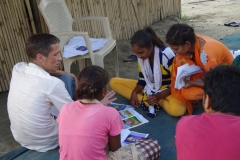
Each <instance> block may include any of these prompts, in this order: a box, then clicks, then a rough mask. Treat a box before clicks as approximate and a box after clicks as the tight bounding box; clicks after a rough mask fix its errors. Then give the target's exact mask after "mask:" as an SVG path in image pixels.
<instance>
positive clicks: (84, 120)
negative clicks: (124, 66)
mask: <svg viewBox="0 0 240 160" xmlns="http://www.w3.org/2000/svg"><path fill="white" fill-rule="evenodd" d="M57 120H58V122H59V146H60V149H59V152H60V159H61V160H63V159H64V160H67V159H81V160H85V159H86V160H89V159H99V160H103V159H107V157H106V152H105V150H104V149H105V147H106V145H107V143H108V135H111V136H117V135H119V134H120V133H121V130H122V129H123V128H124V125H123V122H122V120H121V118H120V115H119V112H118V111H117V110H116V109H114V108H111V107H106V106H104V105H102V104H82V103H80V102H79V101H75V102H71V103H67V104H65V105H64V106H63V108H62V109H61V112H60V114H59V116H58V119H57Z"/></svg>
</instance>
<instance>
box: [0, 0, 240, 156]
mask: <svg viewBox="0 0 240 160" xmlns="http://www.w3.org/2000/svg"><path fill="white" fill-rule="evenodd" d="M194 1H195V2H194ZM196 1H199V0H182V17H183V18H182V19H179V18H177V17H176V16H170V17H167V18H165V19H164V20H162V21H160V22H156V23H154V24H153V25H152V26H151V27H152V28H153V29H154V30H155V31H156V32H157V33H158V35H159V36H160V38H161V39H162V40H165V34H166V32H167V30H168V28H169V27H170V26H171V25H172V24H174V23H187V24H189V25H191V26H192V27H194V29H195V32H196V33H200V34H202V35H206V36H210V37H212V38H214V39H217V40H219V39H221V38H223V37H225V36H227V35H231V34H234V33H237V32H240V27H227V26H224V25H223V24H224V22H232V21H237V20H238V21H240V12H239V6H240V0H211V1H205V2H196ZM117 47H118V55H119V67H120V77H124V78H132V79H137V78H138V71H137V62H136V61H135V62H132V63H124V62H123V59H124V58H125V57H127V56H129V55H131V54H134V53H133V52H132V51H131V46H130V44H129V41H128V40H126V41H118V42H117ZM239 49H240V46H239ZM104 62H105V66H106V67H105V68H106V70H107V71H108V72H109V74H110V76H111V77H113V76H114V67H113V63H112V59H111V55H108V56H107V57H106V58H105V61H104ZM76 68H77V67H76V66H74V65H73V66H72V69H74V70H73V71H74V73H75V74H78V71H77V69H76ZM117 97H118V102H123V101H125V102H126V99H124V98H122V97H120V96H117ZM6 99H7V93H6V92H5V93H0V100H1V104H2V105H1V119H0V120H1V121H0V128H1V129H0V135H1V136H0V155H2V154H5V153H6V152H8V151H10V150H12V149H15V148H17V147H19V146H20V145H19V144H18V143H17V142H15V141H14V139H13V137H12V135H11V132H10V128H9V125H10V123H9V120H8V115H7V111H6V108H7V104H6Z"/></svg>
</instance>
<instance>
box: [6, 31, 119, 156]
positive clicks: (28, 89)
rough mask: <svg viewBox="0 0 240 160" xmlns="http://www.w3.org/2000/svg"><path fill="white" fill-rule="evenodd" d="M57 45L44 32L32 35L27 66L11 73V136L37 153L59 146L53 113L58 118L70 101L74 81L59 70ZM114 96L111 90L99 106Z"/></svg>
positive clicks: (50, 36)
mask: <svg viewBox="0 0 240 160" xmlns="http://www.w3.org/2000/svg"><path fill="white" fill-rule="evenodd" d="M59 42H60V40H59V39H58V38H57V37H55V36H53V35H51V34H47V33H41V34H35V35H33V36H31V37H30V38H29V39H28V40H27V42H26V53H27V56H28V59H29V63H25V62H20V63H17V64H16V65H15V66H14V67H13V71H12V79H11V83H10V90H9V95H8V104H7V106H8V114H9V119H10V122H11V131H12V134H13V137H14V138H15V140H16V141H17V142H19V143H20V144H21V145H22V146H23V147H26V148H28V149H31V150H36V151H39V152H45V151H48V150H51V149H54V148H56V147H58V124H57V122H56V120H55V119H54V116H52V114H53V113H54V115H56V116H57V115H58V112H59V111H60V109H61V108H62V106H63V105H64V104H65V103H68V102H71V101H72V98H71V97H73V93H74V91H75V85H74V81H75V82H77V80H76V77H75V76H74V75H73V74H71V73H66V72H64V71H61V70H58V67H59V65H60V63H61V61H62V57H61V51H60V46H59ZM52 75H54V76H52ZM55 76H57V77H60V79H61V80H60V79H59V78H57V77H55ZM63 81H64V83H63ZM66 89H67V90H68V91H67V90H66ZM114 94H115V93H114V92H113V91H110V92H109V93H108V94H107V95H106V96H105V98H104V99H103V100H102V101H101V103H103V104H105V105H107V104H109V103H110V102H112V101H114V100H116V98H112V97H113V96H114Z"/></svg>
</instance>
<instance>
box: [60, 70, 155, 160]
mask: <svg viewBox="0 0 240 160" xmlns="http://www.w3.org/2000/svg"><path fill="white" fill-rule="evenodd" d="M108 81H109V76H108V73H107V72H106V71H105V70H104V69H102V68H101V67H99V66H89V67H86V68H84V69H83V70H82V71H81V73H80V75H79V76H78V86H77V89H76V92H75V98H76V99H77V100H76V101H75V102H71V103H67V104H65V105H64V106H63V107H62V109H61V112H60V114H59V116H58V122H59V146H60V150H59V152H60V159H61V160H63V159H64V160H66V159H110V160H113V159H114V158H113V157H115V158H116V157H117V159H119V160H121V159H129V160H131V159H133V157H134V156H136V157H138V159H158V157H159V155H160V146H159V144H158V143H157V141H154V140H151V139H142V140H141V141H136V142H135V143H134V144H132V145H127V146H124V147H121V143H120V133H121V130H122V129H123V128H124V125H123V122H122V120H121V118H120V114H119V112H118V111H117V110H116V109H114V108H112V107H107V106H104V105H103V104H101V103H100V101H101V100H102V99H103V98H104V96H105V95H106V93H107V91H108V87H107V84H108ZM107 145H108V147H109V151H110V152H109V154H108V153H107V152H106V151H105V147H106V146H107ZM149 146H150V147H149ZM146 147H147V148H146Z"/></svg>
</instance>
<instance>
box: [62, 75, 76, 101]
mask: <svg viewBox="0 0 240 160" xmlns="http://www.w3.org/2000/svg"><path fill="white" fill-rule="evenodd" d="M59 79H61V80H62V81H63V83H64V84H65V88H66V90H67V91H68V93H69V95H70V97H71V98H72V99H73V98H74V97H73V96H74V92H75V89H76V83H75V81H74V79H73V78H72V77H71V76H70V75H68V74H63V75H61V76H60V77H59Z"/></svg>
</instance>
